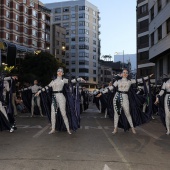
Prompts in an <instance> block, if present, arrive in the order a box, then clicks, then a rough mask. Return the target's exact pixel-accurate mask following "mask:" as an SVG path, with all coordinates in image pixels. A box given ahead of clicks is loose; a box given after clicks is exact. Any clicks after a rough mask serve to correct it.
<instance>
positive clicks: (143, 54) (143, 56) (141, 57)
mask: <svg viewBox="0 0 170 170" xmlns="http://www.w3.org/2000/svg"><path fill="white" fill-rule="evenodd" d="M138 55H139V60H140V61H142V60H148V59H149V51H144V52H141V53H139V54H138Z"/></svg>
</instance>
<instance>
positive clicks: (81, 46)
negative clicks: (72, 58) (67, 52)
mask: <svg viewBox="0 0 170 170" xmlns="http://www.w3.org/2000/svg"><path fill="white" fill-rule="evenodd" d="M79 49H86V50H88V49H89V46H88V45H84V44H83V45H79Z"/></svg>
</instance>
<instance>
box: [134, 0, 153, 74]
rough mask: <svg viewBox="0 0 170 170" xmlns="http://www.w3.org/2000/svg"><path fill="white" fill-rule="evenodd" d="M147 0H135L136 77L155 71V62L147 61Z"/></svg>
mask: <svg viewBox="0 0 170 170" xmlns="http://www.w3.org/2000/svg"><path fill="white" fill-rule="evenodd" d="M149 1H150V0H137V8H136V9H137V10H136V15H137V17H136V18H137V24H136V25H137V77H144V76H147V75H149V74H151V73H154V72H155V69H154V66H155V64H154V63H153V62H150V61H149V11H148V2H149Z"/></svg>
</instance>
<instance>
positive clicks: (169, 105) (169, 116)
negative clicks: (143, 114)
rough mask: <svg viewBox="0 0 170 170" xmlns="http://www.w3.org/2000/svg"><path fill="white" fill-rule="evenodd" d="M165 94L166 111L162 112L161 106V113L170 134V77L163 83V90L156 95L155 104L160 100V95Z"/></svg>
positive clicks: (164, 107)
mask: <svg viewBox="0 0 170 170" xmlns="http://www.w3.org/2000/svg"><path fill="white" fill-rule="evenodd" d="M161 96H163V98H164V103H163V105H164V106H163V109H164V111H163V112H164V113H162V109H160V108H159V114H160V116H161V117H162V121H163V124H164V125H165V126H166V130H167V132H166V134H167V135H169V134H170V79H168V80H167V81H165V82H164V83H163V85H162V88H161V91H160V92H159V94H158V95H157V97H156V101H155V104H158V103H159V102H160V97H161Z"/></svg>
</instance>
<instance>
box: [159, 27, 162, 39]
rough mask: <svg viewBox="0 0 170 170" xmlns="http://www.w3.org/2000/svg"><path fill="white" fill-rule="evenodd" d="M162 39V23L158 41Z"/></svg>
mask: <svg viewBox="0 0 170 170" xmlns="http://www.w3.org/2000/svg"><path fill="white" fill-rule="evenodd" d="M160 39H162V25H161V26H160V27H159V28H158V41H159V40H160Z"/></svg>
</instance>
